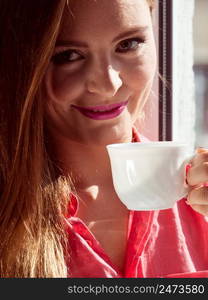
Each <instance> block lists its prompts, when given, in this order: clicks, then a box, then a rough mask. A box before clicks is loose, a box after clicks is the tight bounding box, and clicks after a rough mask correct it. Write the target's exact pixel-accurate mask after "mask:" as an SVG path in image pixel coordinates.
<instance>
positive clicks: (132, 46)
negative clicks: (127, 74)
mask: <svg viewBox="0 0 208 300" xmlns="http://www.w3.org/2000/svg"><path fill="white" fill-rule="evenodd" d="M143 43H144V40H142V39H139V38H132V39H128V40H124V41H122V42H120V43H119V45H118V47H117V48H116V51H117V52H128V51H134V50H137V49H138V48H139V46H140V45H141V44H143Z"/></svg>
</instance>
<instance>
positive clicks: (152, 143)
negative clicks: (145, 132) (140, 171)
mask: <svg viewBox="0 0 208 300" xmlns="http://www.w3.org/2000/svg"><path fill="white" fill-rule="evenodd" d="M129 146H131V147H129ZM138 146H139V147H140V148H143V147H144V148H148V146H149V147H156V148H158V147H163V148H164V147H167V146H169V147H189V144H188V143H182V142H175V141H150V142H149V141H147V142H131V143H115V144H109V145H106V147H107V149H119V150H122V149H124V150H125V149H127V148H128V147H129V148H128V150H135V149H136V148H138Z"/></svg>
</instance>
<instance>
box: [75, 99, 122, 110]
mask: <svg viewBox="0 0 208 300" xmlns="http://www.w3.org/2000/svg"><path fill="white" fill-rule="evenodd" d="M127 103H128V100H127V101H123V102H120V103H112V104H106V105H96V106H84V107H83V106H77V105H74V104H72V105H71V106H72V107H74V108H76V109H78V110H86V111H94V112H105V111H110V110H112V109H114V108H117V107H121V106H126V105H127Z"/></svg>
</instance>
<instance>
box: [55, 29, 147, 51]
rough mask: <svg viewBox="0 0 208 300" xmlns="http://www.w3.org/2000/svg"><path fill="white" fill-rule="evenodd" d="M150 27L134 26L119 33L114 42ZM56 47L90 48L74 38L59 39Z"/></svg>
mask: <svg viewBox="0 0 208 300" xmlns="http://www.w3.org/2000/svg"><path fill="white" fill-rule="evenodd" d="M148 28H149V27H148V26H141V27H134V28H131V29H129V30H128V31H125V32H121V33H120V34H119V35H117V36H116V37H115V38H114V39H113V43H114V42H116V41H118V40H120V39H122V38H125V37H127V36H129V35H132V34H141V33H144V32H145V31H147V29H148ZM55 46H56V47H61V46H62V47H64V46H68V47H69V46H71V47H80V48H88V45H87V43H85V42H83V41H75V40H74V41H73V40H57V42H56V45H55Z"/></svg>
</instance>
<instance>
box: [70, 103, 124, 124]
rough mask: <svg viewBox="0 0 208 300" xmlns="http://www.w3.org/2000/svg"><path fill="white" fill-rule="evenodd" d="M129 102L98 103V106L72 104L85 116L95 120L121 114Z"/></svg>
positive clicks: (107, 118)
mask: <svg viewBox="0 0 208 300" xmlns="http://www.w3.org/2000/svg"><path fill="white" fill-rule="evenodd" d="M127 104H128V100H127V101H123V102H120V103H113V104H106V105H97V106H87V107H81V106H77V105H74V104H72V105H71V106H72V107H73V108H75V109H76V110H78V111H79V112H80V113H82V114H83V115H84V116H85V117H88V118H90V119H93V120H109V119H113V118H116V117H117V116H119V115H120V114H121V113H122V112H123V110H124V109H125V107H126V106H127Z"/></svg>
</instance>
